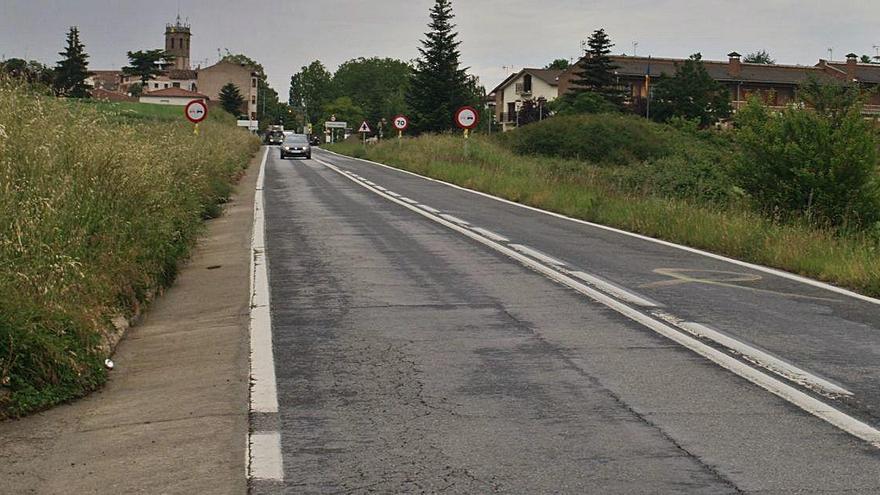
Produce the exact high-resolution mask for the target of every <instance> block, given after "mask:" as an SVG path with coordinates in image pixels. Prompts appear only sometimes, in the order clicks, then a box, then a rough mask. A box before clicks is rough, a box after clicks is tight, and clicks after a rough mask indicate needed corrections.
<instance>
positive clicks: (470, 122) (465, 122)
mask: <svg viewBox="0 0 880 495" xmlns="http://www.w3.org/2000/svg"><path fill="white" fill-rule="evenodd" d="M479 122H480V115H479V114H478V113H477V110H476V109H475V108H474V107H461V108H459V109H458V111H457V112H455V125H457V126H458V127H461V128H462V129H474V128H475V127H477V124H478V123H479Z"/></svg>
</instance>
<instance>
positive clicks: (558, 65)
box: [544, 58, 571, 70]
mask: <svg viewBox="0 0 880 495" xmlns="http://www.w3.org/2000/svg"><path fill="white" fill-rule="evenodd" d="M570 65H571V64H569V62H568V60H566V59H564V58H557V59H556V60H554V61H552V62H550V63H549V64H547V66H546V67H544V68H545V69H556V70H565V69H568V67H569V66H570Z"/></svg>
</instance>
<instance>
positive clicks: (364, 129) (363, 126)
mask: <svg viewBox="0 0 880 495" xmlns="http://www.w3.org/2000/svg"><path fill="white" fill-rule="evenodd" d="M358 132H359V133H361V134H362V135H363V136H364V149H367V134H369V133H370V132H371V131H370V126H369V124H367V121H366V120H365V121H364V122H363V124H361V127H360V129H358Z"/></svg>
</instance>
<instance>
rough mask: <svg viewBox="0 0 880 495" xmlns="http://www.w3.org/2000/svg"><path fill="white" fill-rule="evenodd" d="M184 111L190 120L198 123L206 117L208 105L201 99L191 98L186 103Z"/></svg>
mask: <svg viewBox="0 0 880 495" xmlns="http://www.w3.org/2000/svg"><path fill="white" fill-rule="evenodd" d="M184 113H185V114H186V118H187V119H188V120H189V121H190V122H192V123H193V124H198V123H199V122H201V121H203V120H205V118H207V117H208V105H206V104H205V102H204V101H202V100H193V101H191V102H189V103H187V104H186V108H185V109H184Z"/></svg>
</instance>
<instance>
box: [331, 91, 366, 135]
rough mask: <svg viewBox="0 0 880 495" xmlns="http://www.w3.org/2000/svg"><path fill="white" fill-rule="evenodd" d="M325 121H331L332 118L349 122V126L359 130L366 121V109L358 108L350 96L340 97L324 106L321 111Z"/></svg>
mask: <svg viewBox="0 0 880 495" xmlns="http://www.w3.org/2000/svg"><path fill="white" fill-rule="evenodd" d="M321 110H322V112H323V113H322V115H323V119H324V120H325V121H328V120H330V118H331V117H332V116H335V117H336V120H337V121H339V122H348V125H349V126H352V127H354V128H357V126H359V125H361V122H363V121H364V119H365V117H364V109H363V108H361V107H359V106H357V104H355V102H354V101H353V100H352V99H351V98H349V97H348V96H340V97H339V98H336V99H334V100H333V101H330V102H327V103H325V104H324V107H323V108H322V109H321Z"/></svg>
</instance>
